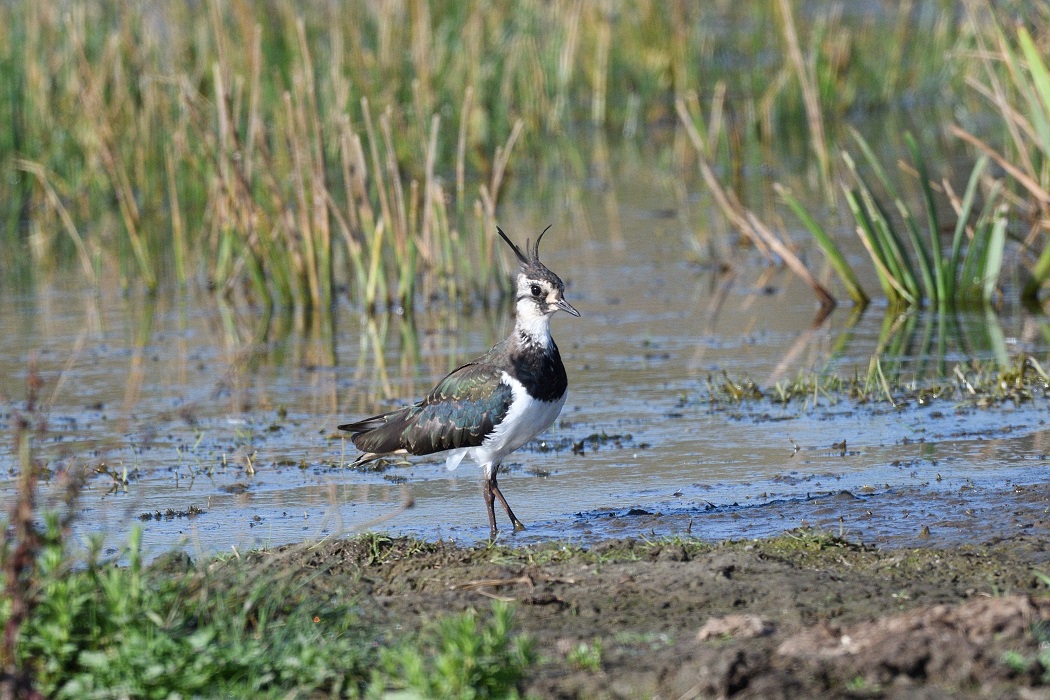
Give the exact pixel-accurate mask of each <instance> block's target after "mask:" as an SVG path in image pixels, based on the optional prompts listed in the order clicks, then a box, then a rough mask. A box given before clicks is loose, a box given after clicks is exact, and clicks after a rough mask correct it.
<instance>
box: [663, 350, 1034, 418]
mask: <svg viewBox="0 0 1050 700" xmlns="http://www.w3.org/2000/svg"><path fill="white" fill-rule="evenodd" d="M920 372H921V367H920V368H919V369H915V368H912V371H911V372H905V371H903V370H899V371H896V372H893V373H890V374H887V372H885V371H884V370H883V368H882V365H881V362H880V361H879V359H878V356H877V355H875V356H873V357H872V359H871V363H870V365H869V367H868V368H867V370H866V371H865V372H863V373H861V372H859V371H857V372H854V373H853V374H852V375H840V374H836V373H833V372H800V373H799V374H798V375H797V376H796V377H795V378H793V379H787V380H785V379H782V380H779V381H777V382H775V383H773V385H772V386H770V387H767V388H763V387H761V386H759V385H758V384H757V383H756V382H755V381H754V380H753V379H751V378H750V377H731V376H730V375H729V374H727V373H724V372H723V373H722V375H721V376H717V377H716V376H715V375H709V376H708V378H707V382H706V387H705V392H704V398H703V400H705V401H709V402H712V403H721V402H729V403H743V402H749V401H772V402H774V403H779V404H783V405H787V404H790V403H792V402H796V403H797V402H802V403H803V404H804V405H809V403H810V402H811V401H812V402H813V404H816V403H818V402H820V401H821V400H824V401H827V402H828V403H836V402H839V401H854V402H856V403H870V402H875V401H882V400H885V401H887V402H888V403H890V404H891V405H893V406H898V405H901V404H905V403H910V402H915V403H917V404H918V405H920V406H924V405H927V404H929V403H930V402H932V401H934V400H946V401H953V402H956V403H970V404H975V405H983V406H987V405H995V404H999V403H1003V402H1006V401H1012V402H1015V403H1023V402H1027V401H1033V400H1036V399H1046V398H1050V375H1048V374H1047V373H1046V371H1045V370H1044V369H1043V367H1042V366H1041V365H1040V364H1039V362H1038V361H1036V360H1035V359H1034V358H1031V357H1027V358H1026V357H1021V358H1019V359H1018V360H1017V361H1016V362H1014V363H1012V364H1006V363H1000V362H986V363H978V362H973V363H970V364H969V365H964V364H956V365H954V366H953V370H952V371H951V372H941V373H936V374H934V375H933V376H930V377H925V376H923V375H922V374H921V373H920ZM684 400H685V399H683V401H684Z"/></svg>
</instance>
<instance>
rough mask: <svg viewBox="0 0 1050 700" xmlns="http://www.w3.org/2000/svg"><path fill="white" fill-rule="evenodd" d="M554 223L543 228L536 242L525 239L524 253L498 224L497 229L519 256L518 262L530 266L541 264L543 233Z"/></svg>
mask: <svg viewBox="0 0 1050 700" xmlns="http://www.w3.org/2000/svg"><path fill="white" fill-rule="evenodd" d="M553 225H554V224H549V225H548V226H547V228H545V229H543V232H542V233H540V235H539V236H538V237H537V238H536V243H535V244H533V243H532V241H530V240H529V239H525V252H524V253H522V252H521V248H519V247H518V246H517V244H516V243H515V242H514V241H512V240H510V237H509V236H507V234H506V233H504V231H503V229H501V228H500V227H499V226H496V231H497V232H499V235H500V236H501V237H502V238H503V240H505V241H506V242H507V245H509V246H510V249H511V250H513V251H514V254H515V255H516V256H518V262H520V263H521V264H522V266H523V267H529V266H530V265H539V264H540V241H541V240H542V239H543V234H544V233H547V231H550V230H551V226H553Z"/></svg>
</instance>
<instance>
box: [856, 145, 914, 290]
mask: <svg viewBox="0 0 1050 700" xmlns="http://www.w3.org/2000/svg"><path fill="white" fill-rule="evenodd" d="M868 153H869V155H871V157H873V158H874V154H871V150H870V149H868ZM843 159H844V160H845V161H846V166H847V167H848V168H849V171H850V172H851V173H852V174H853V178H854V179H855V180H856V181H857V186H858V191H859V193H860V196H861V200H862V201H863V202H864V205H865V210H866V211H867V213H868V216H869V217H870V221H871V222H872V224H873V226H872V230H873V231H875V232H877V234H878V235H877V236H876V240H877V242H878V244H879V248H880V249H881V250H882V253H883V255H882V262H883V263H884V264H885V265H886V268H887V270H889V272H890V273H891V274H892V276H893V278H894V279H895V280H896V281H897V282H898V284H899V286H901V287H903V288H905V289H906V290H907V291H908V293H907V296H908V298H909V299H917V298H919V296H920V294H919V285H918V283H917V282H916V280H915V270H914V268H913V267H912V264H911V260H910V258H909V257H908V255H907V253H906V252H905V250H904V244H903V242H902V241H901V237H900V235H899V234H898V233H897V230H896V228H895V227H894V226H893V223H892V221H891V220H890V217H889V214H887V212H886V210H885V209H883V208H882V205H881V204H879V201H878V199H876V198H875V194H874V193H873V192H872V190H871V187H870V186H869V185H868V182H867V180H865V179H864V176H862V175H861V174H860V171H859V169H858V168H857V164H856V163H855V162H854V160H853V158H852V157H850V156H849V154H846V153H844V154H843ZM875 165H876V166H877V165H878V163H877V162H876V163H875ZM877 170H878V171H881V167H878V168H877ZM883 176H885V173H883ZM876 177H879V178H880V180H881V179H882V177H880V176H879V174H878V172H876ZM854 215H856V214H854Z"/></svg>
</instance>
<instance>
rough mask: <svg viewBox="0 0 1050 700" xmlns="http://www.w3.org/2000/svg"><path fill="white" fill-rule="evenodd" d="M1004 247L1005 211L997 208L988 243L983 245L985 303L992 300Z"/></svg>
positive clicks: (982, 272) (1000, 269)
mask: <svg viewBox="0 0 1050 700" xmlns="http://www.w3.org/2000/svg"><path fill="white" fill-rule="evenodd" d="M1005 247H1006V212H1005V211H1003V210H999V211H997V212H996V214H995V223H994V224H993V225H992V230H991V235H990V237H989V239H988V244H987V245H986V246H985V254H984V260H983V261H982V263H981V286H982V289H983V292H982V297H983V298H984V301H985V302H986V303H989V302H991V301H992V297H993V296H994V295H995V287H996V284H997V283H998V281H999V273H1000V272H1001V271H1002V267H1003V250H1004V248H1005Z"/></svg>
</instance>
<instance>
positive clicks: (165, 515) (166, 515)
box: [139, 505, 207, 522]
mask: <svg viewBox="0 0 1050 700" xmlns="http://www.w3.org/2000/svg"><path fill="white" fill-rule="evenodd" d="M206 512H207V511H205V510H203V509H201V508H199V507H197V506H195V505H191V506H190V507H189V508H187V509H186V510H175V509H174V508H168V509H167V510H165V511H164V512H161V511H159V510H155V511H153V512H152V513H151V512H149V511H146V512H144V513H140V514H139V520H142V521H143V522H148V521H150V520H157V521H160V520H175V519H176V518H195V517H197V516H198V515H204V514H205V513H206Z"/></svg>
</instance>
